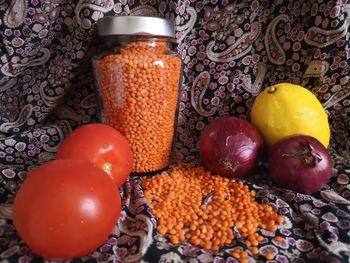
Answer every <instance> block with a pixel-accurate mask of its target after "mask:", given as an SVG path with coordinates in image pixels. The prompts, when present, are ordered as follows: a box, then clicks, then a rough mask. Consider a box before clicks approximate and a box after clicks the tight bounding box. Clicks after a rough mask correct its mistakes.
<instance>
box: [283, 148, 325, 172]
mask: <svg viewBox="0 0 350 263" xmlns="http://www.w3.org/2000/svg"><path fill="white" fill-rule="evenodd" d="M299 146H300V149H299V150H298V151H296V152H294V153H284V154H282V157H284V158H296V159H302V161H303V163H304V164H305V165H307V166H311V167H315V166H316V164H317V163H319V162H320V161H322V158H321V156H320V155H319V154H317V153H316V152H315V151H314V148H313V147H312V145H310V144H309V143H307V144H303V143H300V145H299Z"/></svg>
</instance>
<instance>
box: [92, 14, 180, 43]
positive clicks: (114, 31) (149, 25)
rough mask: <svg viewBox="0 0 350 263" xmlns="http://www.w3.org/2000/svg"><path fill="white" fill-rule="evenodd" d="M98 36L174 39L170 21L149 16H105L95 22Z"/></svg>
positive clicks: (173, 27) (172, 26)
mask: <svg viewBox="0 0 350 263" xmlns="http://www.w3.org/2000/svg"><path fill="white" fill-rule="evenodd" d="M97 32H98V35H99V36H116V35H141V36H143V35H146V36H148V35H152V36H158V37H169V38H175V26H174V23H173V22H172V21H171V20H168V19H165V18H160V17H151V16H116V17H112V16H106V17H104V18H102V19H100V20H99V21H98V22H97Z"/></svg>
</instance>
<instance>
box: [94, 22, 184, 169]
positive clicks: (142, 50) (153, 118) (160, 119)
mask: <svg viewBox="0 0 350 263" xmlns="http://www.w3.org/2000/svg"><path fill="white" fill-rule="evenodd" d="M141 32H142V33H141ZM98 33H99V35H100V36H102V40H103V41H105V44H106V45H105V48H104V49H103V52H102V53H101V54H99V55H98V56H96V57H95V59H94V68H95V76H96V80H97V85H98V91H99V94H100V98H101V108H102V112H101V113H102V114H101V117H102V122H105V123H107V124H109V125H111V126H112V127H114V128H116V129H118V130H119V131H120V132H121V133H122V134H124V136H125V137H126V138H127V139H128V141H129V143H130V145H131V149H132V152H133V172H136V173H145V172H153V171H159V170H162V169H164V168H166V167H168V166H169V164H170V163H171V160H172V157H173V140H174V132H175V130H176V127H175V126H176V122H177V106H178V98H179V83H180V77H181V65H182V62H181V59H180V58H179V57H178V56H177V54H176V53H175V52H173V51H172V50H171V48H170V41H169V40H170V39H172V38H174V25H173V24H172V23H171V22H170V21H169V20H166V19H162V18H155V17H136V16H128V17H106V18H104V19H102V20H100V21H99V23H98Z"/></svg>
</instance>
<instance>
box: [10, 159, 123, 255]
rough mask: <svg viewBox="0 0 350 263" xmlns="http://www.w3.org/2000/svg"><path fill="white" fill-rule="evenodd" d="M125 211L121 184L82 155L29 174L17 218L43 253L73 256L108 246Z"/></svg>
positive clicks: (16, 204)
mask: <svg viewBox="0 0 350 263" xmlns="http://www.w3.org/2000/svg"><path fill="white" fill-rule="evenodd" d="M120 211H121V200H120V194H119V192H118V188H116V186H115V184H114V182H113V180H112V179H111V178H110V177H109V176H108V175H107V174H106V173H105V172H103V171H102V170H101V169H100V168H98V167H97V166H96V165H94V164H92V163H89V162H86V161H82V160H55V161H50V162H48V163H46V164H43V165H41V166H40V167H38V168H36V169H34V170H31V171H30V172H29V173H28V176H27V178H26V179H25V180H24V182H23V184H22V186H21V187H20V189H19V190H18V192H17V194H16V197H15V200H14V205H13V222H14V225H15V227H16V229H17V232H18V234H19V235H20V237H21V238H22V239H23V241H24V242H25V243H26V244H27V245H28V246H29V247H30V248H31V249H32V250H33V251H34V252H35V253H37V254H38V255H40V256H43V257H44V258H49V259H69V258H76V257H81V256H85V255H87V254H89V253H91V252H93V251H94V250H96V249H97V248H98V247H99V246H100V245H102V243H103V242H104V241H105V240H106V239H107V237H108V235H109V234H110V233H111V232H112V230H113V227H114V225H115V224H116V223H117V221H118V218H119V216H120Z"/></svg>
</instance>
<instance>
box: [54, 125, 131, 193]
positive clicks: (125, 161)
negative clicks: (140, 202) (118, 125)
mask: <svg viewBox="0 0 350 263" xmlns="http://www.w3.org/2000/svg"><path fill="white" fill-rule="evenodd" d="M56 159H72V160H74V159H76V160H86V161H89V162H92V163H95V164H96V165H97V166H98V167H100V168H101V169H103V170H104V171H105V172H107V173H108V174H109V175H110V176H111V177H112V179H113V180H114V181H115V183H116V185H117V186H118V187H119V186H121V185H122V184H123V183H124V182H125V181H126V179H127V178H128V176H129V175H130V173H131V171H132V152H131V147H130V144H129V142H128V140H127V139H126V138H125V137H124V136H123V135H122V134H121V133H120V132H119V131H118V130H116V129H114V128H112V127H111V126H108V125H105V124H101V123H93V124H87V125H84V126H81V127H79V128H77V129H76V130H74V131H73V132H72V133H71V134H70V135H68V136H67V138H66V139H65V140H64V141H63V142H62V143H61V145H60V147H59V149H58V152H57V154H56Z"/></svg>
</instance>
